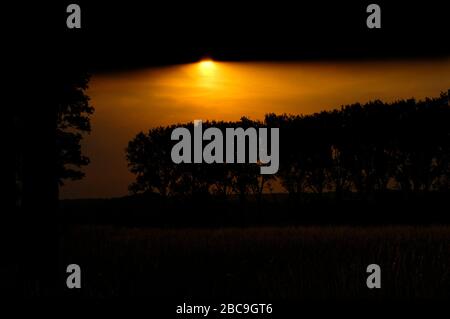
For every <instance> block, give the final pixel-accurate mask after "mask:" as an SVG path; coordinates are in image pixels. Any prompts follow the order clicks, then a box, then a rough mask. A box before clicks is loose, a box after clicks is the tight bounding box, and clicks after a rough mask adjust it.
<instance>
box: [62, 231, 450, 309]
mask: <svg viewBox="0 0 450 319" xmlns="http://www.w3.org/2000/svg"><path fill="white" fill-rule="evenodd" d="M61 245H62V246H61V249H62V256H63V257H62V259H63V260H62V262H64V263H65V264H68V263H77V264H79V265H80V266H81V269H82V274H83V276H82V287H83V289H81V290H80V294H81V295H82V296H86V297H115V296H152V297H161V298H165V297H168V298H169V297H170V298H174V299H177V298H178V299H179V300H184V299H190V300H192V299H194V300H195V299H202V300H205V299H206V300H220V301H224V300H240V301H243V300H245V301H250V300H254V301H259V302H262V301H268V300H293V299H310V298H312V299H370V300H372V299H375V300H379V299H383V300H384V299H390V300H397V299H431V298H433V299H435V298H440V299H442V298H445V299H448V298H450V226H421V227H417V226H414V227H413V226H392V227H391V226H385V227H345V226H329V227H328V226H320V227H319V226H317V227H316V226H314V227H312V226H311V227H252V228H217V229H212V228H211V229H193V228H191V229H161V228H127V227H114V226H71V227H70V228H68V229H67V230H66V235H65V236H64V240H63V242H62V244H61ZM372 263H376V264H379V265H380V266H381V271H382V273H381V280H382V288H381V289H373V290H370V289H368V288H367V286H366V278H367V276H368V274H367V273H366V267H367V265H369V264H372Z"/></svg>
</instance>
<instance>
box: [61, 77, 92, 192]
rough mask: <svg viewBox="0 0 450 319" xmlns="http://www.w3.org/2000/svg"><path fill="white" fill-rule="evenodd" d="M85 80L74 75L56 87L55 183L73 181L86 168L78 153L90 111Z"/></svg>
mask: <svg viewBox="0 0 450 319" xmlns="http://www.w3.org/2000/svg"><path fill="white" fill-rule="evenodd" d="M88 82H89V76H88V75H87V74H86V73H81V72H74V73H73V75H71V76H67V77H66V78H65V81H62V82H61V83H60V89H59V90H58V91H57V92H58V94H59V95H58V99H57V109H56V111H57V127H56V147H57V149H56V151H57V175H58V178H59V183H60V184H63V180H65V179H71V180H77V179H81V178H82V177H83V176H84V173H83V172H82V171H80V170H79V168H81V167H82V166H85V165H87V164H89V158H88V157H86V156H84V155H83V154H82V153H81V139H82V138H83V134H84V133H89V132H90V131H91V125H90V115H92V114H93V112H94V108H93V107H92V106H91V105H90V104H89V97H88V96H87V95H86V90H87V88H88Z"/></svg>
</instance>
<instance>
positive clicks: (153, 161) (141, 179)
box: [126, 93, 450, 201]
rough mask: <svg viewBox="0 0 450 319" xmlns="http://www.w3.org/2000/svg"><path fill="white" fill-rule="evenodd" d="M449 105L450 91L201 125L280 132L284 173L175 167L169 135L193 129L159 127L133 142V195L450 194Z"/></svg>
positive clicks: (249, 167) (250, 167) (129, 154)
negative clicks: (270, 173)
mask: <svg viewBox="0 0 450 319" xmlns="http://www.w3.org/2000/svg"><path fill="white" fill-rule="evenodd" d="M449 123H450V105H449V101H448V93H441V95H440V96H439V97H434V98H426V99H424V100H415V99H408V100H399V101H395V102H392V103H385V102H382V101H380V100H376V101H371V102H368V103H365V104H360V103H355V104H351V105H345V106H342V107H341V108H340V109H335V110H332V111H323V112H320V113H315V114H312V115H288V114H282V115H276V114H273V113H272V114H267V115H266V116H265V118H264V120H263V121H259V120H251V119H249V118H246V117H242V118H241V119H240V120H239V121H236V122H224V121H217V122H216V121H211V122H204V123H203V126H204V127H205V128H207V127H211V126H214V127H218V128H220V129H222V130H224V129H225V128H226V127H242V128H244V129H245V128H248V127H255V128H258V127H262V126H264V127H278V128H279V129H280V141H279V143H280V169H279V171H278V173H277V174H276V175H261V174H260V172H259V166H258V165H259V164H258V163H256V164H183V163H182V164H174V163H173V162H172V160H171V156H170V153H171V149H172V146H173V145H174V143H175V141H171V138H170V136H171V133H172V131H173V130H174V129H175V128H177V127H180V126H184V127H186V128H188V129H189V130H191V131H192V130H193V123H187V124H177V125H170V126H165V127H156V128H152V129H150V130H149V131H148V132H146V133H144V132H141V133H139V134H137V135H136V136H135V137H134V139H132V140H131V141H130V142H129V143H128V147H127V148H126V158H127V161H128V166H129V170H130V171H131V172H132V173H133V174H135V176H136V180H135V182H133V183H132V184H131V185H130V186H129V190H130V192H131V193H158V194H160V195H162V196H164V197H171V196H181V197H193V196H194V197H196V196H211V195H215V196H220V197H227V196H229V195H235V196H238V197H239V198H240V199H241V200H243V201H244V200H246V198H248V196H249V195H253V196H256V198H257V199H261V198H262V195H263V194H264V193H268V192H272V191H276V192H287V193H288V194H289V195H291V196H293V197H296V198H300V197H301V196H302V194H306V193H316V194H324V193H333V194H334V195H335V196H336V197H337V198H345V196H346V195H349V194H351V195H352V196H355V195H357V196H360V197H361V198H367V197H368V196H371V195H373V194H375V193H379V192H386V191H400V192H403V193H405V194H413V193H418V192H436V191H448V190H449V189H450V188H449V186H450V179H449V173H450V125H449Z"/></svg>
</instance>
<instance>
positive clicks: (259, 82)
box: [61, 58, 450, 198]
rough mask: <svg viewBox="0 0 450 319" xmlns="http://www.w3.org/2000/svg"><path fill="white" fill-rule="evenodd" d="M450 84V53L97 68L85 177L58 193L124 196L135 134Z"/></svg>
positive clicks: (414, 93)
mask: <svg viewBox="0 0 450 319" xmlns="http://www.w3.org/2000/svg"><path fill="white" fill-rule="evenodd" d="M448 88H450V59H448V58H442V59H433V60H406V61H395V60H391V61H378V62H373V61H372V62H369V61H360V62H342V61H341V62H323V61H321V62H218V61H212V60H204V61H202V62H197V63H191V64H178V65H173V66H164V67H152V68H147V69H141V70H136V71H124V72H115V73H114V72H108V73H99V74H94V75H93V77H92V78H91V82H90V88H89V90H88V95H89V96H90V97H91V104H92V105H93V106H94V107H95V113H94V115H93V116H92V132H91V134H90V135H88V136H86V137H85V139H84V140H83V142H82V149H83V152H84V153H85V154H86V155H88V156H89V157H90V159H91V164H90V165H89V166H87V167H86V168H84V171H85V172H86V177H85V178H84V179H83V180H81V181H76V182H67V183H66V185H65V186H63V187H62V188H61V198H98V197H115V196H124V195H126V194H127V192H128V191H127V187H128V185H129V184H130V183H131V182H132V181H133V178H134V176H133V175H132V174H131V173H129V172H128V170H127V162H126V160H125V147H126V146H127V143H128V141H130V140H131V139H132V138H133V137H134V136H135V135H136V134H137V133H138V132H140V131H147V130H148V129H149V128H152V127H155V126H158V125H167V124H173V123H179V122H180V123H181V122H189V121H193V120H195V119H202V120H213V119H216V120H238V119H239V118H240V117H242V116H247V117H250V118H252V119H262V118H263V117H264V114H266V113H269V112H274V113H278V114H279V113H291V114H311V113H314V112H318V111H321V110H330V109H334V108H339V107H340V106H341V105H345V104H350V103H354V102H367V101H369V100H373V99H381V100H383V101H393V100H397V99H405V98H411V97H415V98H417V99H420V98H424V97H426V96H430V97H431V96H438V95H439V93H440V92H444V91H446V90H447V89H448Z"/></svg>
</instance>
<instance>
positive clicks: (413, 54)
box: [13, 0, 450, 72]
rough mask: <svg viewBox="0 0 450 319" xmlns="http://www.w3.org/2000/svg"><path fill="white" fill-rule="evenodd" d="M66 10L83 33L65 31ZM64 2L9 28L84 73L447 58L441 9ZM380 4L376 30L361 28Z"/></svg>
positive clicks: (29, 10) (43, 54)
mask: <svg viewBox="0 0 450 319" xmlns="http://www.w3.org/2000/svg"><path fill="white" fill-rule="evenodd" d="M69 3H78V4H79V5H80V6H81V10H82V28H81V29H72V30H69V29H67V27H66V17H67V15H68V14H67V13H66V12H65V10H66V6H67V5H68V4H69ZM243 3H244V2H230V1H227V2H222V3H220V2H213V1H210V2H189V3H184V4H180V3H178V2H175V1H174V2H167V1H164V2H154V1H120V2H111V1H93V0H89V1H86V0H84V1H62V2H60V3H58V4H42V3H39V4H34V5H33V6H32V7H30V6H27V5H24V6H23V8H21V9H20V10H19V11H18V12H15V13H16V14H17V15H18V19H19V21H17V19H14V20H15V24H14V25H13V27H15V28H16V29H21V30H20V31H21V32H22V35H23V37H20V38H18V39H22V40H23V39H24V38H25V39H28V41H18V42H21V45H25V48H24V51H25V52H28V53H30V52H32V53H34V57H35V58H37V59H38V61H36V62H37V63H39V59H41V60H42V61H44V60H47V59H48V61H50V62H54V61H57V60H58V61H59V60H65V61H70V64H71V65H72V66H73V67H77V68H87V69H88V70H89V71H93V72H97V71H115V70H126V69H132V68H139V67H146V66H152V65H165V64H177V63H186V62H193V61H198V60H199V59H200V58H202V57H204V56H206V55H208V56H210V57H212V58H213V59H216V60H225V61H242V60H275V61H286V60H341V59H346V60H357V59H389V58H428V57H442V56H448V55H449V52H450V50H449V41H448V34H449V18H448V10H446V6H445V2H444V1H440V2H434V3H433V2H432V1H415V2H412V1H389V2H385V1H383V2H382V1H350V2H348V1H307V2H304V1H296V2H280V1H277V2H266V3H264V2H261V1H259V2H245V5H244V4H243ZM370 3H377V4H379V5H380V6H381V17H382V28H381V29H368V28H367V27H366V18H367V16H368V14H367V13H366V7H367V5H368V4H370Z"/></svg>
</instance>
